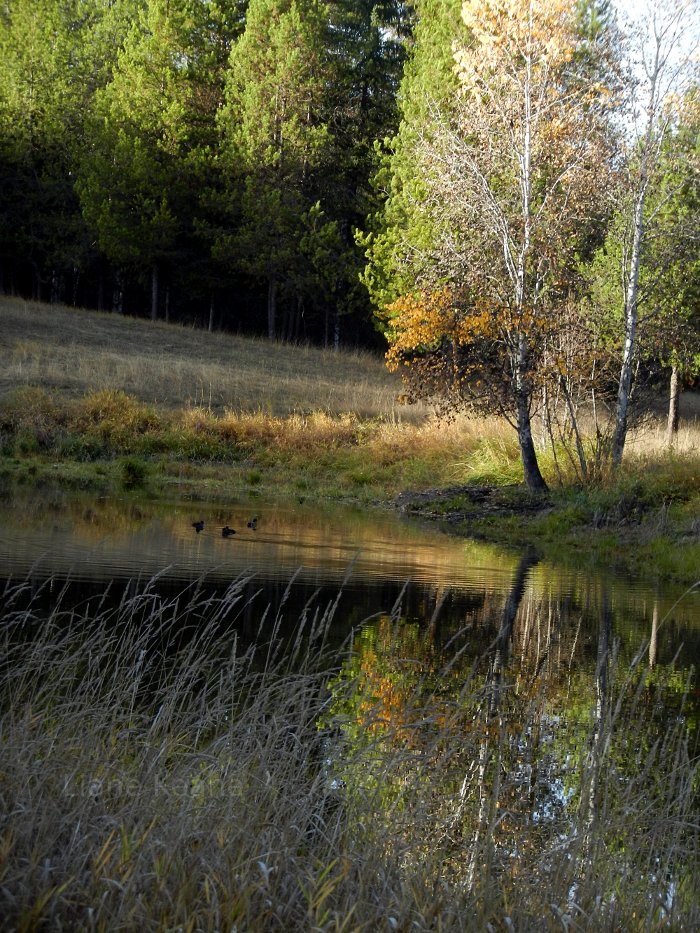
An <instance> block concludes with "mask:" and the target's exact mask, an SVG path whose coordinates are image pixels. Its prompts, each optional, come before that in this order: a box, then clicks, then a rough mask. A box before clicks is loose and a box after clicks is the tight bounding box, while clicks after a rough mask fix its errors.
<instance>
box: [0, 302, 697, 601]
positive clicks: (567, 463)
mask: <svg viewBox="0 0 700 933" xmlns="http://www.w3.org/2000/svg"><path fill="white" fill-rule="evenodd" d="M0 349H2V352H3V357H4V361H5V366H4V367H3V370H2V373H1V374H0V481H2V482H3V484H10V485H12V484H14V483H23V484H29V485H30V486H32V488H35V487H37V486H44V487H51V486H53V485H55V484H56V483H59V484H62V485H70V486H75V487H79V488H81V489H90V490H94V491H95V492H96V493H105V492H114V491H115V490H118V491H120V492H123V491H125V490H131V491H141V492H145V493H147V494H149V495H157V496H168V497H188V498H200V499H202V498H210V499H217V500H223V499H231V498H238V497H241V496H250V495H264V496H266V497H269V498H273V497H283V498H296V499H298V500H299V501H305V500H307V499H318V498H329V499H338V500H345V501H352V502H357V503H362V504H364V505H368V506H380V505H386V504H388V503H394V502H398V504H400V505H401V507H402V508H404V509H405V510H406V511H411V512H414V513H416V514H419V515H422V516H424V517H426V518H430V519H439V520H440V521H442V522H444V523H445V524H446V525H449V526H450V527H451V528H452V529H453V530H454V531H456V532H458V533H466V534H470V535H477V536H480V537H486V538H489V539H491V540H497V541H502V542H507V543H509V544H513V545H516V546H519V545H521V544H524V543H526V542H531V541H536V542H538V544H539V545H540V546H541V547H542V548H543V549H546V550H549V551H550V552H551V553H552V555H553V556H556V557H561V556H562V555H564V554H565V552H567V551H568V552H569V554H570V555H572V556H573V559H574V560H576V562H577V563H580V561H581V560H593V561H596V560H602V561H604V562H605V563H606V564H610V563H611V562H615V563H618V564H620V565H621V569H629V570H632V571H635V572H636V571H641V572H643V573H645V574H647V575H648V573H649V568H654V571H655V572H656V574H657V575H658V576H659V577H676V578H677V579H680V580H684V581H688V582H689V583H695V582H696V581H697V580H698V578H699V577H700V517H699V516H700V423H699V422H698V419H697V417H693V415H692V408H691V405H690V404H689V403H691V402H692V400H693V396H690V395H686V398H685V400H684V406H685V417H684V421H683V424H682V427H681V431H680V433H679V437H678V442H677V444H676V446H675V449H674V450H673V451H669V450H668V449H667V448H666V446H665V425H664V421H663V418H657V420H656V421H654V420H653V419H652V420H651V421H649V422H648V423H647V424H646V426H645V428H644V430H643V431H639V432H637V433H636V434H635V435H631V436H630V438H629V442H628V445H627V448H626V452H625V467H624V469H623V470H622V471H620V472H619V473H617V474H616V475H609V476H599V477H597V478H596V480H595V482H593V483H589V484H588V485H587V486H582V485H581V484H580V482H579V481H578V479H577V477H576V473H575V469H574V464H575V458H574V457H573V456H570V454H571V451H568V452H567V451H565V450H559V451H558V452H557V459H556V461H555V458H554V456H553V454H552V451H551V449H548V450H547V451H544V452H542V453H541V454H540V462H541V468H542V472H543V474H544V476H545V478H546V480H547V482H548V483H549V485H550V488H551V495H550V496H549V497H548V498H547V499H544V500H537V501H534V500H532V499H531V497H530V496H529V494H528V493H527V491H526V490H525V489H524V487H523V486H522V485H521V481H522V466H521V461H520V453H519V449H518V443H517V437H516V434H515V432H514V431H513V429H512V428H511V427H509V426H508V425H507V424H506V423H505V422H504V421H499V420H497V419H495V418H491V419H483V418H474V419H469V418H466V417H464V418H460V419H457V420H455V421H453V422H451V423H449V424H445V423H444V422H439V421H438V420H437V419H435V418H434V417H433V416H432V414H431V412H430V409H429V408H428V407H427V406H424V407H418V406H414V407H410V408H407V407H404V406H400V405H398V404H397V401H396V398H397V395H398V394H399V393H400V391H401V384H400V380H398V378H397V377H396V376H394V375H392V374H391V373H388V372H387V371H386V369H385V367H384V364H383V361H382V359H381V358H379V357H375V356H372V355H370V354H366V353H347V352H340V353H333V352H330V351H323V350H320V349H315V348H310V347H295V346H286V345H275V344H271V343H269V342H267V341H263V340H251V339H248V338H245V339H242V338H237V337H234V336H231V335H224V334H208V333H205V332H202V331H196V330H190V329H185V328H182V327H178V326H170V325H165V324H158V323H156V324H153V323H151V322H147V321H141V320H134V319H130V318H122V317H115V316H112V315H109V314H97V313H95V312H87V311H79V310H72V309H66V308H55V307H49V306H43V305H30V304H27V303H25V302H23V301H16V300H10V299H6V298H0ZM696 398H697V396H696ZM689 415H690V417H689ZM475 487H477V488H476V489H475ZM485 490H486V491H488V494H486V493H485Z"/></svg>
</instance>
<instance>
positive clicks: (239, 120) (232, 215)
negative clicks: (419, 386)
mask: <svg viewBox="0 0 700 933" xmlns="http://www.w3.org/2000/svg"><path fill="white" fill-rule="evenodd" d="M413 15H414V14H413V11H412V8H411V6H410V5H409V4H406V3H403V2H401V0H386V2H381V3H377V2H372V0H343V2H340V0H337V2H333V0H331V2H329V3H324V4H319V3H316V2H313V0H297V2H294V3H291V2H289V0H250V2H248V0H5V2H3V3H2V4H0V126H1V127H2V129H1V131H0V290H2V291H4V292H5V293H8V294H14V295H20V296H23V297H26V298H31V299H34V300H41V301H50V302H55V303H64V304H68V305H78V306H84V307H90V308H97V309H103V310H112V311H115V312H121V313H128V314H136V315H150V316H151V317H152V318H154V319H156V318H158V319H166V320H171V321H178V322H183V323H193V324H196V325H198V326H203V327H208V328H210V329H215V328H222V329H226V330H229V331H234V332H242V333H260V334H266V335H268V336H269V337H272V338H276V339H284V340H292V341H297V340H308V341H312V342H315V343H321V344H324V345H338V344H340V343H342V344H345V345H357V344H365V345H370V346H371V345H373V343H375V342H376V341H377V336H376V332H375V330H374V327H373V325H372V321H371V311H370V303H369V298H368V295H367V291H366V288H365V286H364V285H362V284H361V282H360V279H359V272H360V270H361V268H362V266H363V264H364V260H363V256H362V251H361V249H360V247H359V246H357V245H356V243H355V239H354V231H355V230H356V229H357V228H362V226H363V225H364V223H365V220H366V218H367V216H368V215H369V214H370V213H371V212H372V211H376V210H377V207H378V203H379V200H378V192H377V191H376V190H375V189H374V187H373V184H372V178H373V176H374V175H375V173H376V170H377V165H378V155H377V151H376V146H377V141H380V140H384V139H385V138H387V137H390V136H391V135H392V134H393V133H395V131H396V129H397V126H398V116H397V114H398V110H397V90H398V88H399V84H400V80H401V75H402V69H403V64H404V59H405V56H406V49H407V43H408V42H409V41H410V36H411V31H412V23H413Z"/></svg>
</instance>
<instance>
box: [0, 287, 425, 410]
mask: <svg viewBox="0 0 700 933" xmlns="http://www.w3.org/2000/svg"><path fill="white" fill-rule="evenodd" d="M0 350H1V351H2V356H3V360H4V366H3V367H2V372H0V398H2V397H3V396H4V395H7V393H8V392H9V391H11V390H12V389H15V388H17V387H18V386H26V385H32V386H42V387H44V388H47V389H49V390H50V391H58V392H60V393H61V394H64V395H68V396H72V397H77V396H81V395H83V394H85V393H86V392H90V391H96V390H101V389H121V390H123V391H125V392H126V393H127V394H129V395H132V396H134V397H135V398H138V399H140V400H141V401H144V402H149V403H155V404H157V405H162V406H165V407H168V408H182V407H189V406H200V407H203V408H207V409H210V410H212V411H214V412H219V413H220V412H223V411H224V409H229V410H232V411H235V412H256V411H262V412H264V413H266V414H270V415H273V416H284V415H287V414H289V413H291V412H308V411H325V412H328V413H331V414H338V413H340V412H354V413H356V414H357V415H360V416H361V417H377V416H380V417H387V416H392V415H395V414H396V413H397V406H396V396H397V395H398V394H399V392H400V390H401V383H400V379H399V378H398V376H396V375H395V374H392V373H389V372H388V371H387V369H386V367H385V365H384V362H383V360H382V359H381V357H380V356H373V355H371V354H369V353H364V352H350V351H341V352H338V353H336V352H333V351H331V350H323V349H319V348H315V347H308V346H291V345H285V344H272V343H270V342H269V341H267V340H256V339H252V338H249V337H245V338H244V337H236V336H233V335H231V334H222V333H213V334H210V333H207V332H206V331H202V330H195V329H192V328H186V327H180V326H177V325H171V324H165V323H160V322H156V323H153V322H151V321H145V320H141V319H137V318H128V317H122V316H119V315H114V314H107V313H99V312H96V311H83V310H79V309H74V308H64V307H57V306H53V305H42V304H32V303H29V302H26V301H22V300H21V299H12V298H6V297H0ZM425 414H426V410H425V409H421V408H420V407H418V408H416V407H411V408H405V407H404V408H401V410H400V416H401V418H402V419H404V420H405V419H408V420H421V419H422V418H424V417H425Z"/></svg>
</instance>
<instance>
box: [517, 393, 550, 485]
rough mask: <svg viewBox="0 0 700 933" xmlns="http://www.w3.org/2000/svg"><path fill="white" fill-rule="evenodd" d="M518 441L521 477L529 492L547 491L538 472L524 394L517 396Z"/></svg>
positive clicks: (538, 467) (528, 408) (528, 412)
mask: <svg viewBox="0 0 700 933" xmlns="http://www.w3.org/2000/svg"><path fill="white" fill-rule="evenodd" d="M518 442H519V444H520V456H521V459H522V461H523V477H524V479H525V483H526V484H527V488H528V489H529V490H530V492H547V484H546V483H545V481H544V477H543V476H542V474H541V473H540V466H539V463H538V462H537V451H536V450H535V443H534V441H533V439H532V425H531V423H530V406H529V405H528V399H527V398H526V397H525V396H524V395H520V396H518Z"/></svg>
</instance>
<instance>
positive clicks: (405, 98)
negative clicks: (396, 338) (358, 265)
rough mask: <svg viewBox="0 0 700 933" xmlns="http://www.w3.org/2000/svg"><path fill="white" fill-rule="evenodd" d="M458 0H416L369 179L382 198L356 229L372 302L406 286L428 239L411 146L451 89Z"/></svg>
mask: <svg viewBox="0 0 700 933" xmlns="http://www.w3.org/2000/svg"><path fill="white" fill-rule="evenodd" d="M461 8H462V4H461V0H419V2H418V3H417V22H416V25H415V31H414V39H413V46H412V49H411V52H410V56H409V59H408V61H407V63H406V67H405V73H404V76H403V80H402V82H401V86H400V90H399V94H398V105H399V110H400V116H401V123H400V126H399V129H398V133H397V134H396V135H395V136H394V137H393V139H391V140H389V139H384V140H383V144H384V149H383V153H382V159H381V164H380V166H379V169H378V171H377V173H376V175H375V177H374V185H375V187H376V189H377V191H378V192H379V194H380V195H381V196H382V198H383V203H382V206H381V209H380V210H379V211H378V212H377V213H376V214H375V215H374V216H372V217H371V218H370V219H369V227H370V229H369V232H368V233H367V234H365V235H362V234H358V242H359V243H361V245H362V246H363V247H364V248H365V250H366V257H367V259H368V260H369V262H368V263H367V265H366V268H365V270H364V273H363V280H364V282H365V284H366V286H367V288H368V289H369V293H370V296H371V298H372V300H373V302H374V303H375V305H376V306H377V307H382V306H384V305H386V304H388V303H390V302H391V301H393V300H395V299H396V298H398V297H399V295H401V294H403V293H405V292H406V291H408V290H409V289H410V287H411V286H412V284H413V283H414V282H415V275H414V270H413V267H412V266H413V264H412V261H411V258H410V257H411V255H412V254H414V252H415V251H416V250H422V249H427V248H428V244H429V243H430V241H431V237H432V233H431V221H430V217H429V216H428V215H427V214H426V212H425V211H424V210H423V209H422V207H421V205H422V203H423V200H424V198H425V194H426V192H425V187H424V184H423V180H422V179H421V177H420V175H419V173H417V172H416V170H415V166H416V162H415V155H416V147H417V145H418V142H419V140H420V139H421V138H423V137H425V136H428V137H429V136H430V134H431V133H432V132H433V130H434V128H435V119H436V115H437V113H439V112H444V111H445V110H446V109H447V108H449V107H450V105H451V101H452V100H453V98H454V97H455V96H456V94H457V88H458V82H457V77H456V74H455V69H454V56H453V44H454V42H455V41H456V40H457V38H458V37H460V36H463V35H464V26H463V22H462V17H461Z"/></svg>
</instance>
